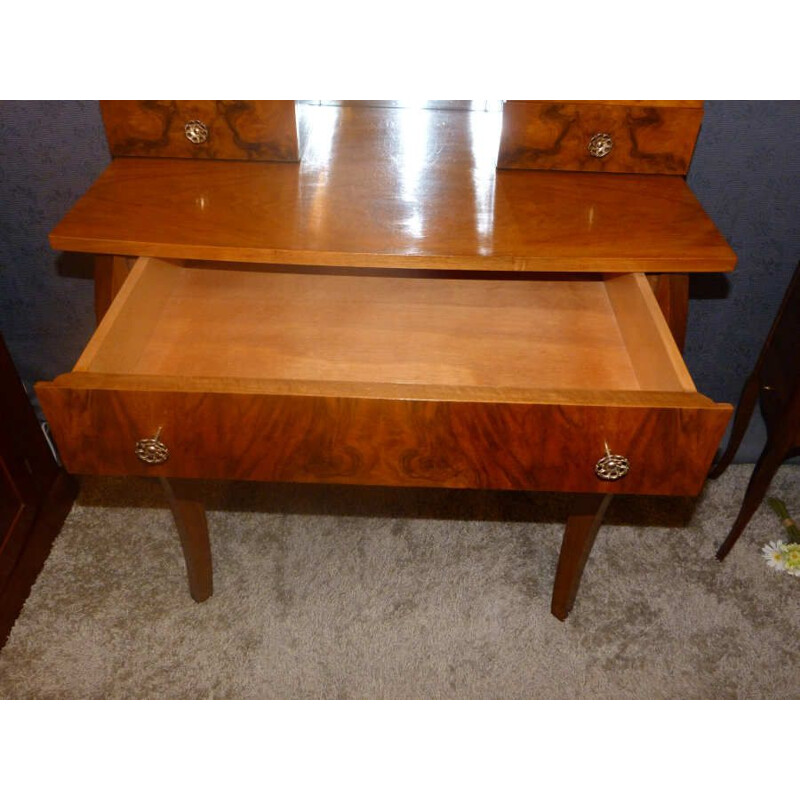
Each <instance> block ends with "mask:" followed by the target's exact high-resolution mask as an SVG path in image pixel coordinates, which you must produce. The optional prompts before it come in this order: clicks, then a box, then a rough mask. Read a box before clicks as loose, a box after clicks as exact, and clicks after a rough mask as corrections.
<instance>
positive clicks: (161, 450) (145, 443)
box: [134, 428, 169, 464]
mask: <svg viewBox="0 0 800 800" xmlns="http://www.w3.org/2000/svg"><path fill="white" fill-rule="evenodd" d="M160 435H161V428H159V429H158V430H157V431H156V435H155V436H154V437H153V438H152V439H139V441H138V442H136V450H135V451H134V452H135V453H136V457H137V458H138V459H139V460H140V461H144V463H145V464H163V463H164V462H165V461H166V460H167V459H168V458H169V450H168V448H167V446H166V445H165V444H164V442H161V441H159V439H158V437H159V436H160Z"/></svg>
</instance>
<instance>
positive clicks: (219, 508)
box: [0, 465, 800, 699]
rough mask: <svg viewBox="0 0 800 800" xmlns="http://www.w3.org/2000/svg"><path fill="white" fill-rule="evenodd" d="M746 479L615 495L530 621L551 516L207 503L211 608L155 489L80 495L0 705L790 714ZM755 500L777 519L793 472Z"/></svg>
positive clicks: (775, 583) (784, 619)
mask: <svg viewBox="0 0 800 800" xmlns="http://www.w3.org/2000/svg"><path fill="white" fill-rule="evenodd" d="M751 470H752V467H751V466H750V465H739V466H733V467H731V468H730V469H729V470H728V471H727V472H726V473H725V475H723V477H722V478H720V479H719V480H717V481H711V482H709V483H708V484H707V486H706V488H705V491H704V493H703V495H701V497H700V499H699V500H697V501H694V500H686V499H653V498H647V499H643V498H618V499H616V500H615V501H614V503H612V506H611V508H610V510H609V513H608V515H607V518H606V519H607V524H606V525H605V526H604V527H603V528H602V529H601V532H600V535H599V536H598V540H597V543H596V545H595V548H594V551H593V553H592V556H591V558H590V560H589V563H588V566H587V569H586V573H585V575H584V579H583V584H582V586H581V590H580V593H579V595H578V599H577V602H576V604H575V608H574V610H573V612H572V615H571V616H570V618H569V619H568V620H567V622H566V623H561V622H558V621H557V620H556V619H555V618H554V617H552V616H551V615H550V612H549V604H550V591H551V588H552V582H553V574H554V569H555V563H556V559H557V555H558V548H559V545H560V540H561V534H562V529H563V522H564V520H565V518H566V515H567V511H568V508H569V497H567V496H563V495H533V494H525V493H495V492H454V491H439V490H422V491H418V490H394V489H392V490H389V489H374V488H373V489H363V488H342V487H323V486H266V485H258V484H242V483H238V484H227V485H224V484H216V485H208V487H207V497H208V504H209V524H210V529H211V539H212V548H213V553H214V561H215V575H214V577H215V594H214V596H213V597H212V598H211V599H210V600H209V601H207V602H206V603H204V604H200V605H198V604H196V603H194V602H193V601H192V600H191V599H190V597H189V595H188V592H187V588H186V583H185V572H184V567H183V561H182V557H181V553H180V547H179V544H178V540H177V536H176V534H175V531H174V529H173V527H172V521H171V517H170V514H169V511H168V510H167V508H166V504H165V502H164V500H163V499H162V497H161V494H160V489H159V487H158V485H157V484H156V483H154V482H150V481H146V480H134V479H127V480H115V479H114V480H112V479H87V480H85V481H84V484H83V488H82V490H81V494H80V497H79V499H78V501H77V503H76V505H75V506H74V508H73V510H72V512H71V513H70V515H69V517H68V519H67V521H66V523H65V525H64V528H63V530H62V532H61V534H60V536H59V537H58V539H57V540H56V543H55V545H54V548H53V551H52V554H51V555H50V558H49V559H48V561H47V563H46V565H45V567H44V570H43V571H42V574H41V575H40V577H39V580H38V581H37V583H36V585H35V586H34V588H33V591H32V593H31V596H30V598H29V600H28V602H27V604H26V606H25V608H24V609H23V611H22V614H21V615H20V617H19V619H18V621H17V624H16V625H15V627H14V629H13V631H12V633H11V636H10V638H9V640H8V643H7V645H6V647H5V648H4V649H3V650H2V651H0V697H2V698H467V699H470V698H517V699H525V698H530V699H534V698H797V697H798V696H800V669H798V668H799V667H800V656H799V650H800V645H799V644H798V642H800V637H798V633H800V602H799V600H800V578H796V577H793V576H791V575H788V574H785V573H777V572H775V571H773V570H770V569H768V568H767V566H766V564H765V563H764V561H763V560H762V557H761V555H760V548H761V546H762V545H763V544H764V543H765V542H766V541H768V540H773V539H776V538H777V537H778V536H779V534H780V532H781V527H780V524H779V522H778V520H777V518H776V517H775V516H774V515H773V512H772V511H770V510H769V508H768V507H767V506H766V505H764V506H762V508H761V509H760V510H759V511H758V512H757V514H756V516H755V517H754V519H753V521H752V522H751V524H750V526H749V527H748V528H747V530H746V531H745V533H744V534H743V536H742V538H741V539H740V541H739V543H738V544H737V545H736V547H735V548H734V549H733V551H732V552H731V554H730V555H729V556H728V558H727V559H726V561H725V562H724V563H723V564H720V563H718V562H717V561H716V559H715V558H714V552H715V549H716V547H717V545H718V544H719V543H720V542H721V541H722V539H723V538H724V536H725V535H726V533H727V530H728V528H729V526H730V525H731V523H732V521H733V518H734V517H735V515H736V513H737V510H738V507H739V504H740V502H741V499H742V496H743V493H744V489H745V486H746V484H747V480H748V478H749V475H750V472H751ZM770 494H773V495H777V496H780V497H782V498H783V499H784V501H785V502H786V503H787V504H788V505H789V507H790V510H791V509H794V512H795V514H797V515H798V516H800V467H798V466H793V465H787V466H784V467H783V468H782V469H781V470H780V471H779V473H778V475H777V476H776V478H775V480H774V481H773V484H772V488H771V492H770Z"/></svg>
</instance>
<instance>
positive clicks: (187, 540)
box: [160, 478, 214, 603]
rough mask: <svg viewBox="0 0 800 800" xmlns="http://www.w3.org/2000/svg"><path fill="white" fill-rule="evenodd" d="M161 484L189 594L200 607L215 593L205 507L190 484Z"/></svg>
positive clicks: (175, 482) (163, 481)
mask: <svg viewBox="0 0 800 800" xmlns="http://www.w3.org/2000/svg"><path fill="white" fill-rule="evenodd" d="M160 480H161V486H162V488H163V489H164V494H165V495H166V496H167V500H168V501H169V505H170V508H171V509H172V516H173V517H174V518H175V526H176V527H177V529H178V535H179V537H180V540H181V547H182V548H183V557H184V559H185V561H186V573H187V575H188V578H189V594H191V596H192V598H193V599H194V600H196V601H197V602H198V603H202V602H203V601H204V600H208V598H209V597H211V595H212V593H213V591H214V585H213V578H212V567H211V543H210V542H209V539H208V525H207V523H206V509H205V506H204V504H203V502H202V501H200V500H197V499H196V498H195V497H194V496H193V494H192V491H191V484H190V482H189V481H180V480H167V479H166V478H161V479H160Z"/></svg>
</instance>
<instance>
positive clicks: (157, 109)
mask: <svg viewBox="0 0 800 800" xmlns="http://www.w3.org/2000/svg"><path fill="white" fill-rule="evenodd" d="M100 110H101V112H102V115H103V123H104V125H105V129H106V138H107V139H108V146H109V149H110V150H111V155H112V156H114V157H117V156H148V157H151V158H152V157H168V158H206V159H208V158H214V159H216V158H221V159H242V160H247V161H250V160H254V161H298V160H299V149H298V140H297V121H296V117H295V104H294V101H293V100H103V101H101V103H100ZM190 120H199V121H201V122H202V123H204V124H205V125H206V127H207V128H208V130H209V137H208V141H207V142H204V143H202V144H194V143H192V142H191V141H189V140H188V139H187V138H186V135H185V132H184V125H185V124H186V123H187V122H189V121H190Z"/></svg>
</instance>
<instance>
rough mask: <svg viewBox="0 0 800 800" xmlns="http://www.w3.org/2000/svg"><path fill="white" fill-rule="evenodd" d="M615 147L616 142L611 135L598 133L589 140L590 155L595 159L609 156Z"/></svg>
mask: <svg viewBox="0 0 800 800" xmlns="http://www.w3.org/2000/svg"><path fill="white" fill-rule="evenodd" d="M613 147H614V140H613V139H612V138H611V134H609V133H596V134H595V135H594V136H592V138H591V139H589V153H590V155H593V156H594V157H595V158H603V156H607V155H608V154H609V153H610V152H611V150H612V149H613Z"/></svg>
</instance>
